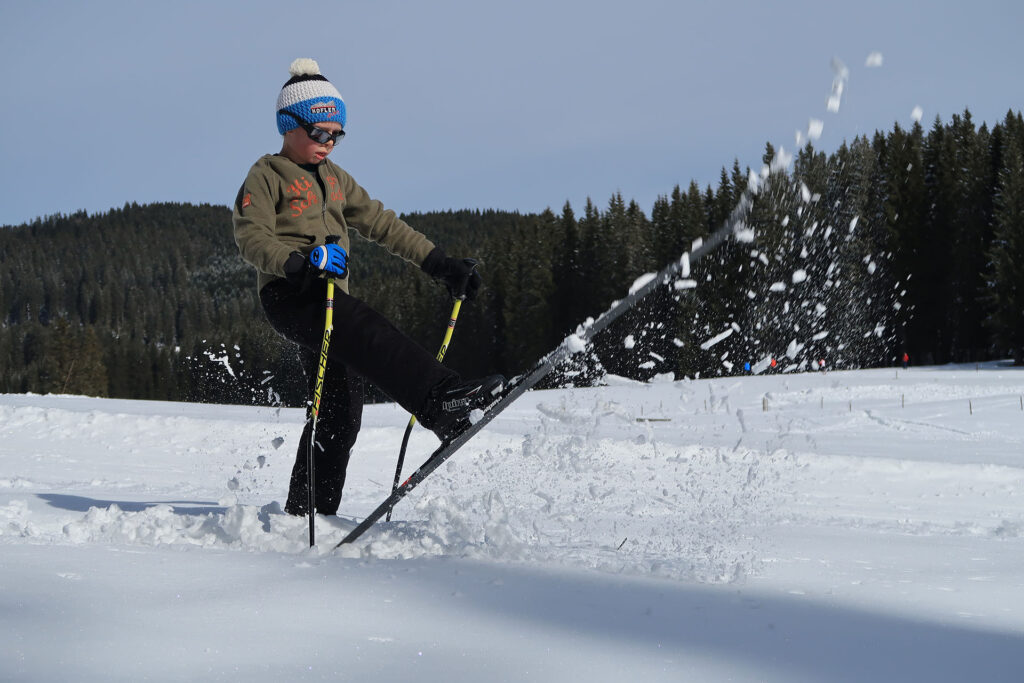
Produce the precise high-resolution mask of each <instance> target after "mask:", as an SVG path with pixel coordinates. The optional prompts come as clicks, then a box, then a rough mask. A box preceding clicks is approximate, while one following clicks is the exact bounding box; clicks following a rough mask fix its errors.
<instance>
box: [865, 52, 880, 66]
mask: <svg viewBox="0 0 1024 683" xmlns="http://www.w3.org/2000/svg"><path fill="white" fill-rule="evenodd" d="M864 66H866V67H868V68H869V69H870V68H877V67H880V66H882V53H881V52H872V53H870V54H869V55H868V58H867V59H866V60H864Z"/></svg>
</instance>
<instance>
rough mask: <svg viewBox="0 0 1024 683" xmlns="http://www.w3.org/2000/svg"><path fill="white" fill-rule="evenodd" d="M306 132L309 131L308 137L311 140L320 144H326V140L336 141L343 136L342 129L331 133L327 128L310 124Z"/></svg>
mask: <svg viewBox="0 0 1024 683" xmlns="http://www.w3.org/2000/svg"><path fill="white" fill-rule="evenodd" d="M306 132H307V133H309V137H310V138H311V139H312V140H313V141H315V142H319V143H320V144H321V145H326V144H327V143H328V142H337V141H338V140H340V139H341V138H343V137H345V131H343V130H342V131H338V132H337V133H332V132H331V131H329V130H324V129H323V128H317V127H316V126H310V127H309V128H308V129H307V130H306Z"/></svg>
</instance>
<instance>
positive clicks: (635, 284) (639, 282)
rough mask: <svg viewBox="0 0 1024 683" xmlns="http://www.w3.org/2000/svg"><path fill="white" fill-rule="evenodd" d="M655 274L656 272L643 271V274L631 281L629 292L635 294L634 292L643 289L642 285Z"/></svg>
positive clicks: (655, 275)
mask: <svg viewBox="0 0 1024 683" xmlns="http://www.w3.org/2000/svg"><path fill="white" fill-rule="evenodd" d="M657 276H658V274H657V273H644V274H643V275H641V276H640V277H638V278H637V279H636V280H634V281H633V285H632V286H631V287H630V288H629V293H630V294H635V293H636V292H638V291H640V290H641V289H643V287H644V285H646V284H647V283H648V282H650V281H651V280H653V279H654V278H655V277H657Z"/></svg>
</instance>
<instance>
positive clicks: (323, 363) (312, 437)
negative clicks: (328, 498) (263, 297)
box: [306, 235, 338, 548]
mask: <svg viewBox="0 0 1024 683" xmlns="http://www.w3.org/2000/svg"><path fill="white" fill-rule="evenodd" d="M337 241H338V238H337V236H335V235H331V236H330V237H328V238H327V242H328V243H332V242H337ZM324 308H325V310H324V340H323V343H322V344H320V365H319V367H318V368H317V372H316V386H315V388H314V389H313V406H312V413H313V414H312V420H313V426H312V429H311V430H310V433H309V451H308V452H307V454H306V505H307V506H308V507H309V547H310V548H312V547H313V546H314V545H316V521H315V520H316V473H315V470H314V465H313V461H314V459H315V458H314V454H315V451H316V421H317V418H318V417H319V416H320V397H321V394H322V393H323V389H324V374H325V373H326V372H327V350H328V349H329V348H330V345H331V331H332V330H333V329H334V278H333V277H329V278H327V301H326V303H325V306H324Z"/></svg>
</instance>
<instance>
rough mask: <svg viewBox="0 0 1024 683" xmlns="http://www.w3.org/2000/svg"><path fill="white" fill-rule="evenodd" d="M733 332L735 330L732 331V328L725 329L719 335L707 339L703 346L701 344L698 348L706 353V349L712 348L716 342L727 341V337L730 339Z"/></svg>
mask: <svg viewBox="0 0 1024 683" xmlns="http://www.w3.org/2000/svg"><path fill="white" fill-rule="evenodd" d="M735 331H736V330H734V329H733V328H732V327H727V328H726V329H725V331H724V332H722V333H721V334H719V335H716V336H714V337H712V338H711V339H708V340H707V341H706V342H704V343H703V344H701V345H700V348H702V349H704V350H705V351H707V350H708V349H710V348H711V347H712V346H714V345H715V344H717V343H718V342H720V341H723V340H725V339H728V338H729V337H731V336H732V333H733V332H735Z"/></svg>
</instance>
